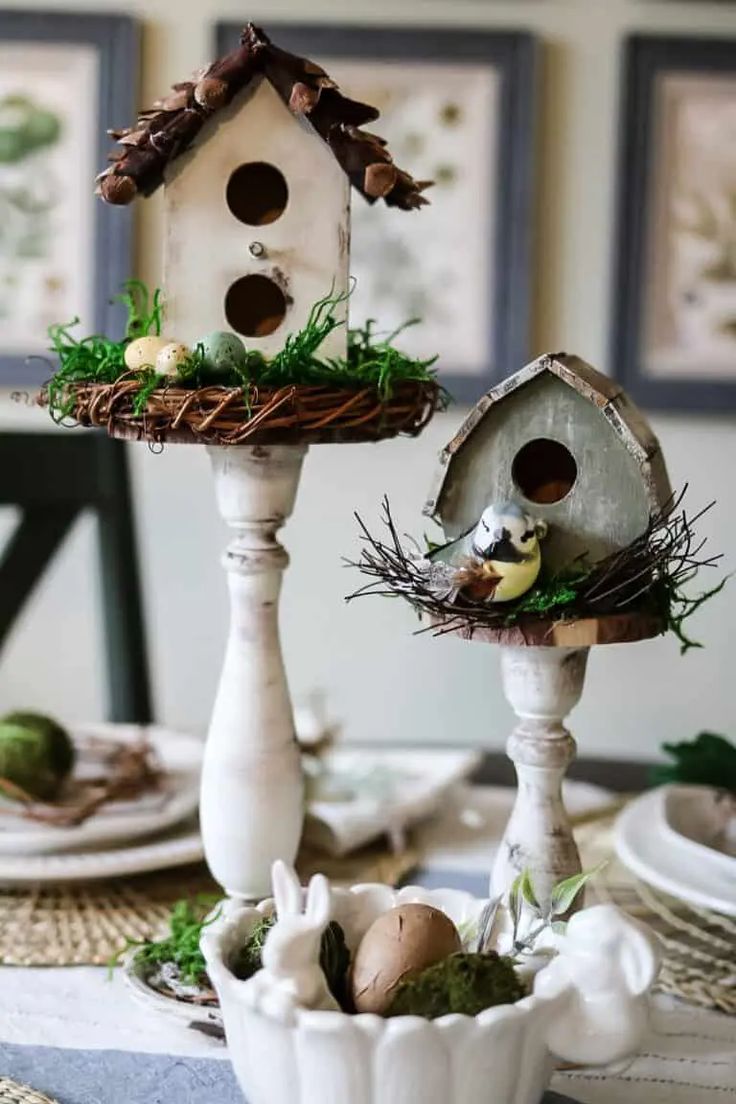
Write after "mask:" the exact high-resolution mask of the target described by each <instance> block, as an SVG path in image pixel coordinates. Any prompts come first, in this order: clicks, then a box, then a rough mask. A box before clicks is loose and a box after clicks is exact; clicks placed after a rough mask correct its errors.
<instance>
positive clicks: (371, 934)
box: [351, 905, 462, 1016]
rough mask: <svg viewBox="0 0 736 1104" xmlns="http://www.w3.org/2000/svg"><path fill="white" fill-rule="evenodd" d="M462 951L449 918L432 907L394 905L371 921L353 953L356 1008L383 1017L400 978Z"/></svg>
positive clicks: (457, 935) (402, 979) (458, 936)
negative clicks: (394, 906)
mask: <svg viewBox="0 0 736 1104" xmlns="http://www.w3.org/2000/svg"><path fill="white" fill-rule="evenodd" d="M460 950H462V943H461V940H460V935H459V934H458V930H457V928H456V927H455V925H454V924H453V922H452V920H450V918H449V917H448V916H446V915H445V913H444V912H440V910H439V909H436V908H432V906H431V905H399V906H398V907H397V908H393V909H390V910H389V911H388V912H384V913H383V914H382V915H381V916H379V917H378V918H377V919H376V920H374V921H373V923H372V924H371V926H370V927H369V928H368V931H367V932H366V933H365V935H364V936H363V938H362V939H361V941H360V944H359V945H358V949H357V951H356V952H355V959H354V961H353V969H352V978H351V985H352V993H353V1001H354V1003H355V1010H356V1012H376V1013H378V1015H379V1016H380V1015H382V1013H383V1012H385V1011H386V1009H387V1008H388V1006H389V1005H390V1003H391V1001H392V999H393V995H394V990H395V988H396V986H397V985H398V984H399V982H401V981H404V980H406V979H407V978H409V977H413V976H415V975H416V974H419V973H421V972H422V970H425V969H426V968H427V966H432V965H434V963H435V962H439V961H440V960H441V959H443V958H447V957H448V955H451V954H455V952H456V951H460Z"/></svg>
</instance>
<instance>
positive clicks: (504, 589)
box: [429, 502, 547, 603]
mask: <svg viewBox="0 0 736 1104" xmlns="http://www.w3.org/2000/svg"><path fill="white" fill-rule="evenodd" d="M546 534H547V523H546V522H545V521H542V520H540V519H538V518H532V517H530V516H529V515H528V514H527V513H525V512H524V510H522V508H521V507H520V506H519V505H517V503H515V502H500V503H493V504H492V505H490V506H488V507H486V509H485V510H484V511H483V513H482V514H481V516H480V519H479V521H478V523H477V525H476V526H475V528H474V529H473V530H468V531H467V532H466V533H463V534H462V536H460V537H458V538H457V539H456V540H454V541H451V542H450V543H449V544H446V545H443V546H442V547H441V548H438V549H436V550H435V551H434V552H433V553H431V555H430V557H429V560H430V562H431V563H432V564H433V565H434V567H435V579H436V582H437V585H438V589H439V588H440V587H443V588H444V594H443V597H450V598H452V599H456V598H457V597H463V598H466V599H469V600H470V601H472V602H482V603H486V602H489V603H490V602H493V603H495V602H511V601H513V599H514V598H520V597H521V595H522V594H526V592H527V591H528V590H529V589H530V588H531V587H532V586H534V583H535V582H536V581H537V577H538V575H539V571H540V568H541V566H542V557H541V552H540V548H539V542H540V540H542V539H543V538H544V537H545V536H546ZM440 565H442V568H441V569H440V570H439V571H437V569H439V568H440ZM440 575H441V577H442V578H441V579H440V577H439V576H440Z"/></svg>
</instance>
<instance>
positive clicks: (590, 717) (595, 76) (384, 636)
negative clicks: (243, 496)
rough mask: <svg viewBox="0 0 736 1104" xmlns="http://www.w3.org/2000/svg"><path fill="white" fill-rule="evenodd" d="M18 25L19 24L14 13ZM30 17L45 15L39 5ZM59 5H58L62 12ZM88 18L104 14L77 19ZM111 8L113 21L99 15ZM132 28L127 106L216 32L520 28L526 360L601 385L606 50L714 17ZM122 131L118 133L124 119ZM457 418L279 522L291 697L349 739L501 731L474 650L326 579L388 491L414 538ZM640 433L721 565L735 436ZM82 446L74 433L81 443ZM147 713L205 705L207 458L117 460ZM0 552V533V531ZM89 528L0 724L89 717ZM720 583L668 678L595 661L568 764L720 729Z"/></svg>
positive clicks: (277, 6) (606, 13)
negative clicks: (136, 68) (531, 102)
mask: <svg viewBox="0 0 736 1104" xmlns="http://www.w3.org/2000/svg"><path fill="white" fill-rule="evenodd" d="M26 6H29V7H30V6H32V5H30V4H29V5H26ZM38 6H39V7H49V6H53V5H52V3H51V0H41V3H39V5H38ZM59 6H62V5H61V4H60V5H59ZM78 6H79V7H80V8H82V7H85V6H89V7H90V8H94V9H100V8H103V7H105V6H106V5H105V3H104V0H91V2H90V3H89V4H88V5H86V4H82V3H79V5H78ZM110 6H111V8H117V6H118V5H117V3H115V4H111V5H110ZM130 6H131V8H132V10H137V11H138V12H139V13H140V14H141V18H143V19H144V21H145V40H144V79H143V99H144V100H145V101H146V102H148V101H150V100H152V99H153V98H154V97H155V96H156V95H158V94H159V93H161V92H162V91H163V90H164V89H165V88H166V87H168V84H169V83H170V82H172V81H174V80H176V79H180V78H181V77H183V76H185V75H187V74H188V73H189V71H190V70H191V69H192V68H193V67H194V66H196V65H197V64H199V63H200V62H201V61H202V60H204V59H207V58H208V57H209V53H210V24H211V23H212V22H213V21H214V20H215V19H216V18H220V17H223V18H227V17H230V18H243V19H244V18H246V17H250V18H254V19H256V20H257V19H262V20H263V22H264V23H267V22H268V20H269V18H270V19H276V18H278V17H279V16H281V17H282V18H290V17H291V18H297V19H302V18H307V17H309V18H313V19H316V20H319V19H322V20H325V21H329V20H334V21H338V20H339V21H346V20H354V21H360V20H363V21H376V22H381V23H400V22H412V21H414V22H416V23H417V24H426V23H429V22H432V23H446V24H466V25H472V24H476V25H481V24H482V25H485V26H489V27H492V26H499V27H520V28H529V29H531V30H534V31H536V32H537V33H538V34H539V35H540V36H541V37H542V38H544V40H545V41H546V43H547V49H546V55H547V56H546V65H545V72H544V76H543V82H542V88H541V95H540V110H541V126H542V132H543V133H542V149H541V161H540V171H539V179H538V182H537V191H538V196H539V204H538V206H539V228H538V237H537V249H538V257H539V261H540V263H539V265H538V276H537V303H536V310H535V320H534V335H533V352H535V353H536V352H541V351H543V350H545V349H551V348H563V347H564V348H567V349H568V350H570V351H575V352H577V353H579V354H580V355H582V356H583V357H585V358H586V359H588V360H590V361H591V362H592V363H594V364H596V365H598V366H601V367H603V368H606V367H609V366H607V365H606V346H607V334H608V326H609V310H608V303H609V283H610V271H611V246H612V231H611V217H610V216H611V209H612V203H613V183H614V170H615V130H616V112H617V104H618V91H619V90H618V44H619V40H620V38H621V35H622V34H623V33H625V32H626V31H627V30H631V29H642V30H643V29H651V30H659V31H672V32H680V33H688V32H691V33H708V34H726V33H729V34H734V35H736V9H735V8H734V5H733V4H723V3H708V2H694V3H669V2H656V3H655V2H644V0H517V2H515V3H514V2H511V0H503V2H497V3H494V2H491V0H485V2H482V3H481V2H480V0H454V2H453V3H452V4H450V3H447V2H446V0H358V2H355V0H354V2H352V3H338V2H337V0H335V2H330V0H311V2H310V4H309V6H308V7H307V6H306V5H302V4H299V3H298V0H270V3H265V0H262V2H261V3H260V4H253V5H252V6H251V7H250V8H249V9H248V8H246V7H245V6H244V5H243V3H242V0H241V2H237V0H220V2H218V0H198V2H197V3H196V4H195V3H193V2H192V0H181V2H179V3H177V4H171V3H170V0H136V2H135V3H134V4H131V5H130ZM121 122H125V120H121ZM140 208H141V209H140V211H139V218H140V222H139V226H140V243H141V248H140V259H139V272H140V275H141V276H142V277H143V278H144V279H146V280H147V281H148V282H149V283H151V284H154V283H156V281H157V279H158V256H159V250H160V230H161V227H160V225H159V221H158V213H159V211H160V197H156V198H154V199H151V200H148V201H146V202H145V203H142V204H140ZM462 413H463V412H462V411H460V410H455V411H454V412H452V413H448V414H446V415H443V416H441V417H438V418H436V419H435V421H434V423H433V424H432V425H431V426H430V427H429V429H428V430H427V431H426V432H425V434H424V436H423V438H421V440H420V441H419V442H413V441H395V442H388V443H384V444H381V445H380V446H368V445H355V446H340V452H339V454H338V453H337V449H336V447H335V446H333V447H329V446H323V447H321V448H315V449H313V450H312V454H311V455H310V456H309V457H308V459H307V463H306V467H305V472H304V480H303V485H302V488H301V493H300V497H299V501H298V504H297V509H296V512H295V515H294V518H293V520H292V521H291V522H290V524H289V525H288V527H287V529H286V530H285V543H286V544H287V545H288V547H289V549H290V551H291V554H292V561H293V563H292V567H291V569H290V572H289V575H288V579H287V583H286V587H285V595H284V599H285V600H284V609H283V618H282V623H283V635H284V646H285V652H286V660H287V666H288V669H289V675H290V680H291V683H292V686H293V689H294V692H295V694H296V695H304V694H306V693H307V692H308V691H309V690H310V689H311V688H313V687H316V686H321V687H324V688H325V689H326V690H327V692H328V695H329V698H330V700H331V702H332V705H333V710H334V712H335V713H336V714H338V715H339V716H340V717H342V718H343V719H344V721H345V726H346V732H347V735H348V736H349V737H350V738H354V739H360V740H366V739H376V740H421V741H435V742H446V741H459V742H479V743H483V744H486V745H488V746H493V747H498V746H500V745H501V744H502V742H503V740H504V738H505V735H506V733H507V731H508V728H509V723H510V715H509V710H508V708H507V706H506V705H505V703H504V702H503V698H502V695H501V690H500V682H499V675H498V657H497V655H496V653H495V651H494V650H493V649H492V648H489V647H487V646H484V645H481V644H469V643H465V642H461V641H457V640H449V639H445V640H433V639H431V638H429V637H427V636H422V637H419V638H413V637H412V636H411V632H412V629H413V627H414V625H415V622H414V620H413V616H412V614H411V612H410V611H409V610H408V609H406V608H404V607H403V606H401V605H399V604H398V603H395V602H389V601H382V600H378V599H373V600H369V599H365V600H361V601H359V602H357V603H354V604H352V605H351V606H350V607H346V606H345V604H344V602H343V596H344V595H345V594H346V593H347V592H349V591H350V590H352V589H353V588H354V587H355V586H356V585H358V583H359V581H360V577H359V576H357V574H355V573H354V572H349V571H347V570H345V569H343V568H342V567H341V563H340V558H341V556H342V555H344V554H348V555H349V554H355V553H356V551H357V542H356V536H355V533H356V528H355V524H354V521H353V518H352V511H353V510H356V509H357V510H358V511H360V512H361V513H362V514H364V515H365V516H366V517H367V518H368V519H370V520H372V521H375V520H376V518H377V513H378V507H379V503H380V500H381V497H382V495H383V494H384V492H386V491H388V492H390V495H391V500H392V506H393V508H394V511H395V514H396V516H397V517H398V518H399V519H400V520H401V522H402V524H403V526H404V528H406V529H407V530H409V529H411V530H413V531H414V532H418V533H421V532H422V531H423V529H424V528H425V527H426V522H425V521H424V520H423V519H421V518H420V515H419V511H420V509H421V504H422V501H423V498H424V495H425V492H426V489H427V486H428V483H429V479H430V476H431V473H432V469H433V464H434V460H435V456H436V453H437V451H438V449H439V448H440V446H441V445H442V444H444V443H445V441H446V440H447V439H448V438H449V437H450V436H451V434H452V432H453V431H454V429H455V427H456V425H457V423H458V421H459V419H460V418H461V416H462ZM39 418H40V415H39V414H38V413H37V412H34V411H30V410H27V409H25V408H23V407H19V406H17V405H13V404H11V403H10V402H9V401H7V398H6V399H5V401H3V402H2V403H1V404H0V419H1V422H0V424H2V425H10V424H14V425H19V424H20V425H23V426H27V427H29V428H30V426H31V425H38V424H39ZM654 421H655V428H656V430H657V432H658V433H659V435H660V438H661V441H662V444H663V447H664V449H665V453H666V455H667V458H668V461H669V466H670V474H671V476H672V481H673V484H674V485H675V486H681V485H682V484H683V482H685V481H688V482H689V483H690V487H691V491H690V500H691V504H692V506H696V505H699V504H701V503H704V502H705V501H708V500H710V499H711V498H716V499H718V507H717V510H715V511H713V513H712V515H710V516H709V518H708V520H707V522H706V523H705V524H704V527H703V528H704V531H706V532H707V533H708V535H709V537H710V540H711V543H712V545H713V549H714V550H722V551H723V552H724V553H726V557H727V567H728V568H730V569H733V568H734V566H736V562H735V557H734V555H733V548H734V544H735V543H736V521H735V520H734V513H733V505H734V497H733V473H734V471H736V434H735V433H734V428H733V418H728V417H721V418H695V417H686V416H666V417H665V416H659V417H657V418H656V419H655V420H654ZM80 432H81V431H80ZM130 455H131V459H132V461H133V470H134V477H135V487H136V498H137V511H138V521H139V529H140V537H141V551H142V560H143V569H144V575H145V588H146V597H147V604H148V619H149V630H150V638H151V648H152V653H153V668H154V679H155V689H156V699H157V704H158V712H159V715H160V717H161V719H163V720H165V721H167V722H169V723H172V724H184V725H188V726H193V727H203V726H204V725H205V723H206V719H207V715H208V710H209V705H210V702H211V699H212V696H213V693H214V687H215V682H216V678H217V673H218V667H219V662H220V655H221V649H222V646H223V642H224V635H225V627H226V618H227V608H226V601H225V594H224V580H223V576H222V573H221V570H220V568H219V564H218V559H219V553H220V551H221V548H222V545H223V541H224V539H225V533H224V528H223V526H222V525H221V523H220V522H219V520H218V518H217V516H216V513H215V508H214V503H213V498H212V491H211V486H210V479H209V472H208V470H207V460H206V457H205V455H204V453H203V450H201V449H199V448H194V447H186V446H178V447H170V448H169V449H167V450H166V453H165V454H164V455H163V456H154V455H152V454H151V453H150V452H149V451H148V450H147V449H146V448H145V446H142V445H140V446H131V447H130ZM3 521H4V523H5V524H4V525H3V528H2V529H0V535H2V533H3V532H7V531H8V528H9V519H7V520H6V519H3ZM95 585H96V577H95V564H94V559H93V544H92V536H91V532H90V527H89V525H83V526H80V529H79V531H78V532H76V533H75V534H74V536H73V539H72V540H71V541H70V542H69V545H68V547H67V548H66V549H65V552H64V555H63V556H62V557H61V558H60V560H59V563H58V565H57V567H56V569H55V570H54V572H53V574H52V575H50V577H49V578H48V579H47V580H46V581H45V583H44V585H43V587H42V588H40V590H39V592H38V593H37V595H36V596H35V598H34V600H33V603H32V608H31V609H30V610H29V612H28V614H27V615H26V617H25V619H24V621H23V622H22V624H21V626H20V627H19V629H18V630H17V632H16V633H15V636H14V638H13V639H12V640H11V642H10V644H9V646H8V648H7V649H6V650H5V652H4V654H3V656H2V663H1V664H0V709H2V708H4V707H10V706H12V705H19V706H20V705H22V706H27V705H36V706H38V707H40V708H44V709H48V710H50V711H54V712H56V713H58V714H59V715H61V716H65V717H67V718H74V717H89V716H94V715H96V714H99V713H100V712H101V710H102V708H103V687H102V670H101V661H100V655H99V636H98V630H97V627H96V623H95V606H94V601H95ZM734 623H736V584H734V585H732V586H731V588H730V591H729V590H727V591H726V593H725V594H724V595H722V596H721V597H720V598H719V599H717V600H716V601H715V602H714V603H713V604H712V605H711V606H709V607H706V608H705V609H704V610H703V611H702V613H699V614H698V615H696V617H695V618H694V619H693V623H692V629H693V631H694V632H695V634H696V636H697V637H698V638H699V639H702V640H704V641H706V642H707V648H705V649H704V650H702V651H700V652H696V653H691V654H690V655H688V656H687V657H685V658H684V659H680V658H679V656H678V652H677V647H676V644H675V642H674V641H672V640H669V639H666V640H657V641H652V642H649V643H645V644H638V645H632V646H628V647H626V646H618V647H612V648H608V649H600V650H599V652H598V653H597V654H596V655H595V656H594V657H593V659H592V662H591V665H590V674H589V680H588V685H587V690H586V696H585V699H584V701H583V703H582V704H581V705H580V707H579V708H578V710H577V712H576V716H575V726H574V727H575V732H576V735H577V737H578V740H579V742H580V745H581V748H582V750H583V751H586V752H588V753H597V754H602V755H607V756H622V755H631V756H637V757H646V756H651V755H652V754H654V752H655V751H656V748H657V745H658V744H659V743H660V741H662V740H664V739H682V738H687V737H689V736H691V735H692V734H694V733H695V732H696V731H697V730H698V729H699V728H701V727H706V726H707V727H710V728H713V729H715V730H721V731H727V732H730V733H731V734H732V735H733V734H734V733H735V732H736V705H735V701H736V695H734V693H733V691H732V687H731V682H732V680H733V677H734V666H735V665H734V646H733V644H732V643H731V641H732V639H733V630H732V626H733V625H734Z"/></svg>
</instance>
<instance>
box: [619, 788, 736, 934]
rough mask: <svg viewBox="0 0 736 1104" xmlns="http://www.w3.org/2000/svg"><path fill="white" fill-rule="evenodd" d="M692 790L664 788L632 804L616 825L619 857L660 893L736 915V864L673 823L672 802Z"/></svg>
mask: <svg viewBox="0 0 736 1104" xmlns="http://www.w3.org/2000/svg"><path fill="white" fill-rule="evenodd" d="M687 789H689V787H677V786H661V787H660V788H659V789H656V790H650V791H648V792H647V793H644V794H642V795H641V797H638V798H636V799H635V800H634V801H632V802H631V804H630V805H627V807H626V808H625V809H624V810H623V812H621V813H620V814H619V816H618V819H617V821H616V829H615V836H614V842H615V847H616V853H617V855H618V857H619V859H620V860H621V862H622V863H623V864H624V866H627V867H628V868H629V870H631V871H632V872H633V873H634V874H636V876H637V877H638V878H641V880H642V881H644V882H647V883H648V884H649V885H652V886H654V887H655V888H656V889H659V890H662V891H663V892H664V893H669V894H671V896H673V897H678V898H680V900H682V901H687V902H689V903H690V904H693V905H699V906H701V907H703V908H708V909H713V911H715V912H722V913H724V914H725V915H726V916H736V860H734V859H732V858H730V857H729V856H727V855H724V854H722V853H720V852H718V851H715V850H713V849H712V848H710V847H707V846H704V845H703V844H702V843H696V842H695V841H694V840H692V839H688V838H687V837H686V836H684V835H682V834H681V833H680V832H678V831H675V830H674V828H673V827H672V826H671V825H670V824H669V823H668V820H667V813H666V810H667V803H668V800H669V801H670V802H671V801H672V797H671V795H672V794H676V795H677V794H679V795H680V796H681V791H683V790H687Z"/></svg>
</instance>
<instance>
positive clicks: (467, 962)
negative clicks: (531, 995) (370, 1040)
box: [385, 951, 524, 1020]
mask: <svg viewBox="0 0 736 1104" xmlns="http://www.w3.org/2000/svg"><path fill="white" fill-rule="evenodd" d="M523 996H524V987H523V986H522V984H521V982H520V981H519V979H518V977H517V976H516V971H515V970H514V967H513V963H512V962H511V960H510V959H509V958H503V957H502V956H500V955H498V954H496V953H495V952H494V951H492V952H490V953H488V954H468V953H460V954H454V955H450V957H449V958H445V959H443V960H442V961H441V962H437V963H435V965H434V966H429V967H428V968H427V969H426V970H423V971H422V973H421V974H419V975H418V976H417V977H414V978H409V979H407V980H406V981H402V982H401V983H400V984H399V985H398V986H397V988H396V990H395V991H394V996H393V999H392V1001H391V1004H390V1005H389V1007H388V1008H387V1010H386V1012H385V1015H386V1016H424V1018H425V1019H428V1020H434V1019H437V1017H438V1016H446V1015H448V1014H449V1013H450V1012H456V1013H459V1014H461V1015H464V1016H477V1015H478V1013H479V1012H482V1011H483V1010H484V1009H485V1008H492V1007H493V1006H494V1005H497V1004H513V1003H514V1001H517V1000H521V998H522V997H523Z"/></svg>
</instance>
